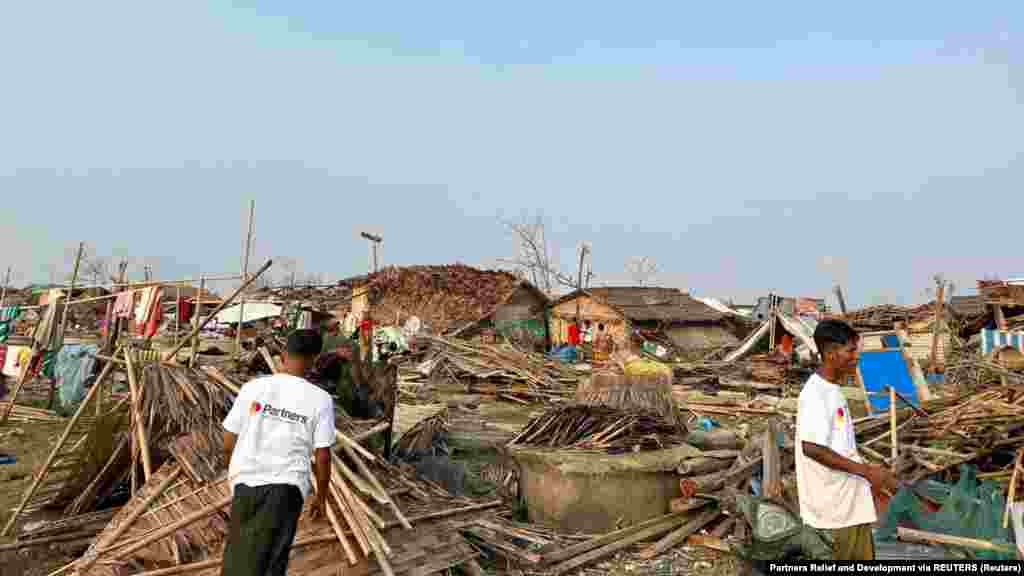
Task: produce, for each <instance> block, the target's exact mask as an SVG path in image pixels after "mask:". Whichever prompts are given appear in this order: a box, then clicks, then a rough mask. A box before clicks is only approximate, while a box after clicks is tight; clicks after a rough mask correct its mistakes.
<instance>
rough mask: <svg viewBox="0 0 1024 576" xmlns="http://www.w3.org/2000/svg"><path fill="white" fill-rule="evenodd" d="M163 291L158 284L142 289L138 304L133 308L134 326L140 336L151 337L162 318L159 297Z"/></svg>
mask: <svg viewBox="0 0 1024 576" xmlns="http://www.w3.org/2000/svg"><path fill="white" fill-rule="evenodd" d="M162 295H163V291H162V290H161V289H160V287H158V286H150V287H149V288H146V289H145V290H143V291H142V298H140V300H141V301H140V302H139V305H138V306H136V308H135V313H136V314H135V328H136V332H137V333H138V334H139V335H140V336H144V337H147V338H149V337H152V336H153V335H154V334H156V330H157V328H159V327H160V321H161V320H163V307H162V306H161V304H160V298H161V296H162Z"/></svg>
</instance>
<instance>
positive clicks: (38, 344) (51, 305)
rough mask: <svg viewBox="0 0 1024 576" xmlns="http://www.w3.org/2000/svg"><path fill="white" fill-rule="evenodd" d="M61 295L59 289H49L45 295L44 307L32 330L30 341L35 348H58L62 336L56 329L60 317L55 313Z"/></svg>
mask: <svg viewBox="0 0 1024 576" xmlns="http://www.w3.org/2000/svg"><path fill="white" fill-rule="evenodd" d="M62 296H63V294H62V292H61V290H50V293H49V295H48V296H47V305H46V309H45V310H44V311H43V314H42V317H41V318H40V319H39V323H38V324H36V328H35V330H34V331H33V332H32V343H33V344H34V345H35V348H36V350H60V345H61V339H62V336H61V333H60V330H59V329H58V328H59V325H60V319H59V318H58V314H57V303H58V302H59V301H60V299H61V297H62Z"/></svg>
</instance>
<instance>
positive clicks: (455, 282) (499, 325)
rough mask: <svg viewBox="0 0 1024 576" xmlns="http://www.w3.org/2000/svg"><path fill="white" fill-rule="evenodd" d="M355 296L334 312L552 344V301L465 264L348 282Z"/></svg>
mask: <svg viewBox="0 0 1024 576" xmlns="http://www.w3.org/2000/svg"><path fill="white" fill-rule="evenodd" d="M342 284H346V285H348V286H350V287H351V295H350V297H349V298H347V299H346V300H345V301H344V302H341V303H339V304H338V305H337V306H335V308H334V309H333V314H334V316H335V317H337V318H340V319H343V320H344V319H349V318H359V319H363V318H365V317H366V315H367V311H369V315H370V317H372V319H373V320H374V322H375V323H376V324H378V325H380V326H403V325H405V324H406V323H407V322H409V321H410V320H412V319H415V320H414V321H413V323H417V322H418V323H419V325H420V329H421V331H425V332H428V333H432V334H438V335H447V336H458V337H461V338H480V339H483V340H491V339H493V338H494V337H495V336H503V337H506V338H509V339H510V340H513V341H516V342H517V343H519V344H523V345H527V346H529V347H533V348H538V349H542V348H545V347H546V346H547V341H548V337H547V334H548V326H547V319H546V316H545V310H546V307H547V304H548V299H547V297H546V296H545V295H544V293H543V292H541V291H540V290H538V289H537V288H536V287H535V286H533V285H532V284H530V283H529V282H527V281H525V280H523V279H521V278H519V277H517V276H515V275H514V274H511V273H509V272H505V271H500V270H480V269H477V268H473V267H471V266H466V265H464V264H453V265H441V266H403V267H389V268H385V269H383V270H381V271H379V272H376V273H373V274H369V275H366V276H361V277H358V278H353V279H350V280H346V281H343V282H342Z"/></svg>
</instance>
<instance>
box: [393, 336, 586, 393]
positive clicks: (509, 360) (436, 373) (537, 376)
mask: <svg viewBox="0 0 1024 576" xmlns="http://www.w3.org/2000/svg"><path fill="white" fill-rule="evenodd" d="M428 341H429V342H430V344H431V346H430V350H429V351H428V352H427V353H426V355H425V357H424V359H423V360H422V361H421V362H420V363H419V364H418V365H417V366H416V373H415V374H416V376H418V377H419V378H427V379H436V378H441V379H449V380H451V381H454V382H460V383H465V385H466V388H467V391H469V392H472V393H476V394H491V395H495V396H498V397H500V398H504V399H507V400H512V401H519V402H525V401H527V400H531V399H541V400H544V399H553V398H563V397H565V396H567V395H569V394H571V393H572V387H574V386H575V385H576V384H577V382H578V380H579V375H578V374H577V372H576V371H575V370H573V369H572V368H569V367H567V366H565V365H564V364H561V363H559V362H557V361H555V360H552V359H550V358H547V357H545V356H543V355H541V354H536V353H533V352H526V351H523V350H520V349H518V348H516V347H515V346H513V345H511V344H479V343H473V342H466V341H457V340H453V339H448V338H441V337H434V336H430V337H428ZM404 372H405V374H406V376H407V378H408V376H409V371H408V370H405V371H404Z"/></svg>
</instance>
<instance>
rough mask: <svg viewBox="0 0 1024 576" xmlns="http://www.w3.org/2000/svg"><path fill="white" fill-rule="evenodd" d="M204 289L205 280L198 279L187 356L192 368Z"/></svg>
mask: <svg viewBox="0 0 1024 576" xmlns="http://www.w3.org/2000/svg"><path fill="white" fill-rule="evenodd" d="M205 289H206V279H205V278H200V279H199V288H197V289H196V302H197V303H198V304H197V305H196V316H195V321H193V322H192V354H191V355H190V356H189V361H188V365H189V366H191V367H193V368H194V367H195V365H196V356H198V355H199V311H200V310H201V309H202V298H203V291H204V290H205ZM175 347H177V344H175ZM175 354H177V353H175ZM165 360H170V358H165Z"/></svg>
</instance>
